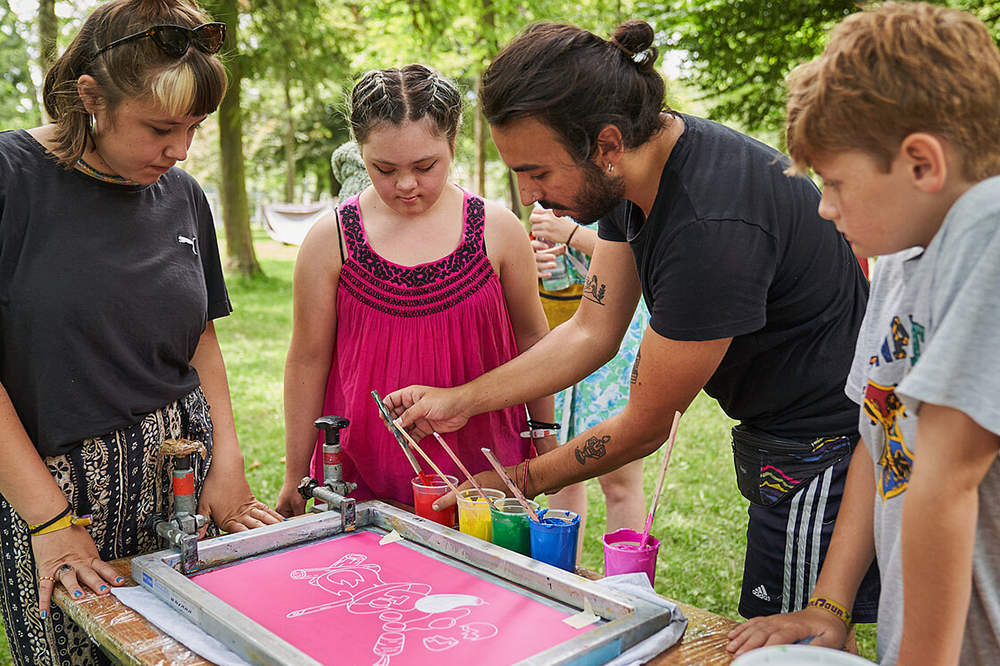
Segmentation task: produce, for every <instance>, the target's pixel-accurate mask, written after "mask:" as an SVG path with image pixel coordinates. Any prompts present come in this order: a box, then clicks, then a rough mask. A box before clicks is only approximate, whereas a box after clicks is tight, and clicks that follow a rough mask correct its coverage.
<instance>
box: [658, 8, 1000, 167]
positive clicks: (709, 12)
mask: <svg viewBox="0 0 1000 666" xmlns="http://www.w3.org/2000/svg"><path fill="white" fill-rule="evenodd" d="M931 2H932V3H933V4H941V5H948V6H952V7H956V8H958V9H963V10H965V11H969V12H971V13H973V14H976V15H977V16H979V17H980V18H981V19H982V20H983V21H984V22H985V23H986V24H987V25H989V26H990V27H991V28H992V30H993V34H994V36H997V35H1000V29H998V26H1000V3H998V2H983V1H982V0H941V1H935V0H931ZM859 9H860V3H857V1H856V0H799V1H793V2H788V1H785V0H681V1H680V2H672V3H666V2H660V1H659V0H656V1H649V0H646V1H644V2H642V3H641V4H640V6H639V15H640V16H645V17H648V19H649V20H651V21H652V22H653V23H654V26H655V28H656V31H657V37H658V43H659V44H660V46H661V47H666V48H668V49H678V50H681V51H683V52H684V54H685V66H684V68H683V77H682V78H683V80H684V81H685V82H687V83H690V84H693V86H694V87H695V88H696V89H697V90H698V91H699V92H700V98H701V101H704V102H706V104H707V106H708V111H707V115H708V116H709V117H710V118H712V119H715V120H720V121H729V122H732V123H734V124H736V125H737V126H739V127H740V128H741V129H744V130H746V131H749V132H752V133H758V134H764V135H765V136H766V138H770V139H772V142H773V143H775V144H777V145H778V147H781V148H783V147H784V145H783V144H784V137H783V135H782V133H781V132H780V130H781V128H782V127H783V126H784V120H785V78H786V77H787V75H788V73H789V72H791V70H792V69H793V68H794V67H795V66H796V65H798V64H800V63H802V62H807V61H809V60H811V59H813V58H815V57H816V56H817V55H819V53H820V52H821V51H822V49H823V46H824V45H825V44H826V40H827V33H828V32H829V30H830V29H831V28H832V27H833V26H834V25H835V24H836V23H837V22H839V21H840V20H841V19H843V18H844V17H845V16H847V15H849V14H851V13H853V12H855V11H858V10H859Z"/></svg>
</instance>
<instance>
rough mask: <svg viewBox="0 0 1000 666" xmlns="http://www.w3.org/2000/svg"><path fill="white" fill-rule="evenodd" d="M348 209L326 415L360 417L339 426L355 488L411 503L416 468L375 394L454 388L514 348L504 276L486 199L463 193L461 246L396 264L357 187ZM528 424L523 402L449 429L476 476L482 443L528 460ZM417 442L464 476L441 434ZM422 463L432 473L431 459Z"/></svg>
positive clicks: (317, 464) (318, 459)
mask: <svg viewBox="0 0 1000 666" xmlns="http://www.w3.org/2000/svg"><path fill="white" fill-rule="evenodd" d="M339 212H340V224H341V228H342V229H343V235H344V245H345V248H346V251H347V255H346V257H345V260H344V264H343V268H341V270H340V284H339V286H338V288H337V340H336V347H335V348H334V358H333V367H332V369H331V372H330V380H329V382H328V384H327V390H326V399H325V402H324V410H323V413H324V414H327V415H337V416H344V417H346V418H347V419H349V420H350V422H351V425H350V426H349V427H347V428H346V429H344V430H343V431H342V432H341V446H342V452H343V455H342V463H343V473H344V479H345V480H347V481H353V482H355V483H357V484H358V489H357V490H356V491H355V492H354V493H352V497H354V498H356V499H358V500H365V499H372V498H376V499H392V500H395V501H397V502H401V503H403V504H407V505H412V504H413V490H412V486H411V485H410V481H411V479H413V477H414V476H415V474H414V472H413V468H412V467H411V466H410V464H409V463H408V462H407V460H406V458H405V457H404V455H403V452H402V450H401V449H400V448H399V445H398V444H397V443H396V441H395V440H394V439H393V437H392V435H391V434H390V433H389V431H388V430H387V429H386V427H385V425H383V423H382V421H381V419H380V418H379V414H378V408H377V406H376V405H375V401H374V399H373V398H372V396H371V391H372V390H376V391H378V392H379V395H382V396H385V395H386V394H388V393H390V392H392V391H395V390H396V389H399V388H403V387H405V386H409V385H410V384H424V385H427V386H456V385H458V384H464V383H465V382H467V381H469V380H471V379H474V378H476V377H478V376H479V375H481V374H483V373H484V372H487V371H489V370H492V369H493V368H495V367H497V366H499V365H502V364H504V363H506V362H507V361H509V360H510V359H511V358H513V357H514V356H516V355H517V345H516V342H515V339H514V331H513V328H512V327H511V323H510V317H509V315H508V314H507V305H506V302H505V301H504V296H503V289H502V288H501V286H500V279H499V278H498V277H497V274H496V273H495V272H494V271H493V266H492V265H491V264H490V261H489V259H488V258H487V256H486V246H485V243H484V240H483V225H484V221H485V205H484V203H483V200H482V199H480V198H479V197H477V196H475V195H472V194H469V193H468V192H467V193H465V213H464V215H465V219H464V220H463V225H462V229H463V231H462V241H461V243H460V244H459V246H458V247H457V248H455V250H454V251H453V252H452V253H451V254H449V255H448V256H446V257H444V258H442V259H439V260H437V261H434V262H431V263H428V264H421V265H419V266H401V265H399V264H394V263H392V262H390V261H387V260H386V259H384V258H382V257H381V256H379V255H378V254H376V253H375V252H374V251H373V250H372V248H371V246H370V245H369V244H368V237H367V235H366V234H365V228H364V224H363V221H362V219H361V210H360V208H359V206H358V197H357V196H354V197H352V198H350V199H348V200H347V202H346V203H344V204H343V205H342V206H341V208H340V211H339ZM334 251H337V250H334ZM526 429H527V413H526V410H525V408H524V406H523V405H517V406H515V407H509V408H507V409H503V410H500V411H496V412H489V413H486V414H480V415H478V416H474V417H472V418H471V419H469V422H468V423H467V424H466V426H465V427H464V428H462V429H461V430H459V431H458V432H455V433H448V434H446V435H444V438H445V440H446V441H447V442H448V445H449V446H450V447H451V448H452V449H453V450H454V451H455V452H456V453H457V454H458V456H459V458H460V459H461V460H462V462H463V463H464V464H465V466H466V467H467V468H468V469H469V471H470V472H472V473H473V474H476V473H478V472H481V471H483V470H486V469H490V466H489V462H488V461H487V460H486V458H485V457H484V456H483V454H482V452H481V451H480V448H482V447H484V446H488V447H490V448H492V449H493V452H494V453H496V455H497V457H498V458H499V459H500V461H501V462H502V463H503V464H504V465H513V464H515V463H517V462H519V461H521V460H524V459H525V458H527V457H528V455H529V454H530V451H531V440H530V439H525V438H522V437H520V435H519V433H520V432H521V431H523V430H526ZM419 444H420V445H421V448H423V450H424V451H425V452H426V453H427V454H428V455H429V456H431V458H432V459H433V460H434V462H435V463H436V464H437V465H438V467H440V468H441V470H442V471H443V472H445V473H446V474H453V475H455V476H457V477H458V478H459V479H460V480H464V477H463V476H462V474H461V472H460V471H459V470H458V468H457V467H456V466H455V464H454V463H453V462H452V461H451V459H450V458H449V457H448V454H447V453H445V451H444V450H443V449H442V448H441V445H440V444H438V442H437V441H436V440H435V439H434V438H433V437H427V438H425V439H424V440H422V441H421V442H419ZM321 445H322V437H319V438H317V447H316V452H315V455H314V456H313V474H314V475H315V477H316V478H322V455H321V448H320V447H321ZM418 459H419V456H418ZM421 465H422V466H423V468H424V470H425V471H426V472H427V473H429V474H433V469H431V467H430V466H429V465H427V463H426V462H424V461H423V460H421Z"/></svg>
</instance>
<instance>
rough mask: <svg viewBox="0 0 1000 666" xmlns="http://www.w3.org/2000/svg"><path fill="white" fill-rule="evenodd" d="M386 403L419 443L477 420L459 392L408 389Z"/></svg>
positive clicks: (395, 393)
mask: <svg viewBox="0 0 1000 666" xmlns="http://www.w3.org/2000/svg"><path fill="white" fill-rule="evenodd" d="M382 402H383V403H384V404H385V406H386V407H387V408H388V409H389V413H390V414H392V416H393V419H399V425H400V426H401V427H403V428H405V429H406V431H407V432H409V433H410V434H411V435H412V436H413V438H414V439H417V440H419V439H422V438H424V437H426V436H427V435H430V434H431V433H432V432H439V433H441V432H455V431H456V430H458V429H459V428H461V427H462V426H464V425H465V424H466V423H467V422H468V421H469V418H470V417H471V416H473V414H471V413H469V412H468V411H467V410H466V409H465V408H464V406H463V400H462V398H461V393H460V391H459V390H458V389H457V388H450V389H442V388H434V387H431V386H418V385H414V386H407V387H406V388H404V389H400V390H398V391H393V392H392V393H390V394H389V395H387V396H385V398H383V399H382ZM449 506H450V505H449Z"/></svg>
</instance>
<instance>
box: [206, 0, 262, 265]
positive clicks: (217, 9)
mask: <svg viewBox="0 0 1000 666" xmlns="http://www.w3.org/2000/svg"><path fill="white" fill-rule="evenodd" d="M206 5H207V7H208V9H209V10H210V11H212V13H213V14H214V16H215V18H216V19H217V20H219V21H223V22H224V23H225V24H226V44H225V53H226V54H227V57H226V70H227V72H228V74H229V85H228V87H227V89H226V96H225V97H224V98H223V99H222V103H221V104H219V114H218V116H219V156H220V163H221V166H222V171H221V178H220V180H221V182H220V183H219V185H220V192H221V199H222V224H223V227H224V229H225V232H226V263H227V265H228V266H229V267H230V268H232V269H234V270H236V271H237V272H239V273H240V275H243V276H246V277H253V276H255V275H262V274H263V270H262V269H261V267H260V263H259V262H258V261H257V254H256V252H255V251H254V247H253V237H252V235H251V232H250V207H249V205H248V203H247V187H246V168H245V159H244V155H243V109H242V106H241V101H242V87H243V73H244V70H245V67H246V56H245V55H243V54H242V53H241V52H240V37H239V27H240V6H239V0H216V1H214V2H210V3H206Z"/></svg>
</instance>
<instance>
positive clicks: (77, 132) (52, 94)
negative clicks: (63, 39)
mask: <svg viewBox="0 0 1000 666" xmlns="http://www.w3.org/2000/svg"><path fill="white" fill-rule="evenodd" d="M209 20H210V19H209V17H208V15H207V14H206V13H205V12H204V11H203V10H202V9H201V8H200V7H199V6H198V4H197V3H195V2H194V1H193V0H110V1H109V2H106V3H104V4H102V5H100V6H98V7H97V9H95V10H94V11H93V12H92V13H91V14H90V16H89V17H87V20H86V21H84V24H83V27H81V28H80V32H78V33H77V35H76V36H75V37H74V38H73V40H72V41H71V42H70V44H69V46H68V47H66V50H65V51H64V52H63V54H62V55H61V56H59V58H58V59H57V60H56V61H55V63H54V64H53V65H52V67H51V68H50V69H49V71H48V72H47V73H46V75H45V83H44V86H43V94H42V99H43V100H44V103H45V110H46V112H47V113H48V114H49V117H50V118H52V120H53V121H54V122H55V123H56V135H55V146H54V148H53V153H54V154H55V155H56V157H57V159H58V160H59V162H60V163H62V164H63V166H65V167H66V168H67V169H72V168H73V166H74V165H75V164H76V161H77V159H79V158H80V157H81V156H82V155H83V153H84V152H85V150H86V149H87V145H88V143H90V142H91V141H92V140H93V139H92V138H91V134H90V131H91V127H90V114H88V113H87V110H86V108H85V107H84V103H83V100H82V99H81V97H80V94H79V92H78V91H77V80H78V79H79V78H80V76H82V75H84V74H87V75H90V76H92V77H93V78H94V80H95V81H96V82H97V84H98V86H99V87H100V98H101V102H102V105H103V107H104V108H105V109H107V111H108V112H109V115H110V118H111V121H112V122H113V121H114V116H115V112H116V111H117V109H118V107H119V106H120V105H121V103H122V102H123V101H125V100H133V99H140V98H145V97H147V96H149V97H151V98H153V99H155V100H156V101H157V102H159V103H160V104H162V105H163V107H164V109H165V110H166V111H167V112H168V113H170V114H172V115H192V116H202V115H208V114H209V113H212V112H213V111H215V110H216V109H217V108H218V106H219V103H220V102H221V101H222V97H223V96H224V95H225V93H226V71H225V68H224V66H223V64H222V61H221V60H220V59H219V58H218V56H216V55H214V54H209V53H204V52H202V51H201V50H200V49H198V48H189V49H188V50H187V53H185V54H184V56H182V57H180V58H178V57H175V56H172V55H169V54H167V53H164V52H163V51H162V50H161V49H160V48H158V47H157V46H156V45H155V44H154V43H153V42H152V40H149V39H145V40H136V41H134V42H131V43H129V44H124V45H122V46H120V47H118V48H115V49H112V50H110V51H105V52H104V53H102V54H100V55H98V53H99V52H100V50H101V47H103V46H106V45H108V44H110V43H111V42H113V41H114V40H116V39H121V38H122V37H126V36H128V35H131V34H134V33H136V32H141V31H143V30H146V29H147V28H150V27H152V26H154V25H164V24H167V25H179V26H181V27H184V28H194V27H195V26H198V25H200V24H202V23H207V22H208V21H209Z"/></svg>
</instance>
